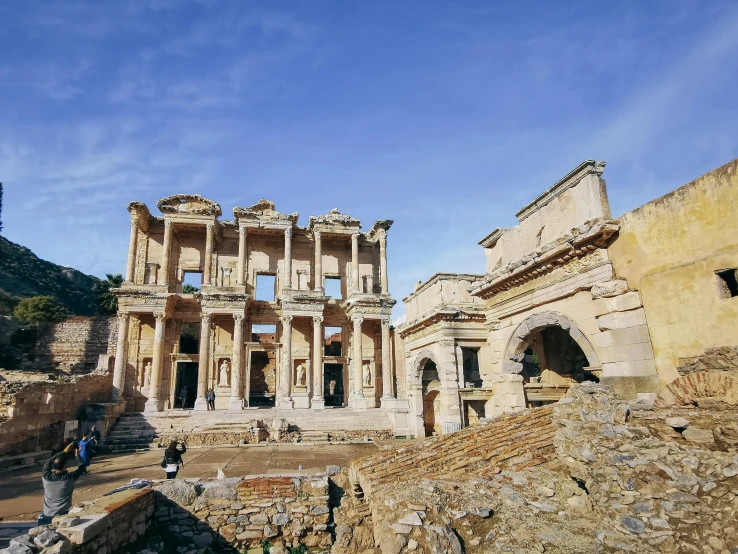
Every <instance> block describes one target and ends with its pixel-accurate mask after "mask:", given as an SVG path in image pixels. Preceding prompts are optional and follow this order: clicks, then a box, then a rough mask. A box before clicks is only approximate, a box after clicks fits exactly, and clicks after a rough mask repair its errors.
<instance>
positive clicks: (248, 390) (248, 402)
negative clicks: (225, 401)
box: [243, 339, 251, 407]
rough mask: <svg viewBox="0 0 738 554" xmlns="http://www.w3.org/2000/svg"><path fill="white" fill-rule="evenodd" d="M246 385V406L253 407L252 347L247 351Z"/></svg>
mask: <svg viewBox="0 0 738 554" xmlns="http://www.w3.org/2000/svg"><path fill="white" fill-rule="evenodd" d="M250 340H251V339H249V342H250ZM244 385H245V386H244V389H246V391H245V392H244V395H243V396H244V404H245V405H246V406H248V407H251V347H249V348H247V349H246V377H245V383H244Z"/></svg>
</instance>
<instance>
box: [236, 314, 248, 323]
mask: <svg viewBox="0 0 738 554" xmlns="http://www.w3.org/2000/svg"><path fill="white" fill-rule="evenodd" d="M244 319H246V316H245V315H244V314H233V320H234V321H235V322H236V323H243V320H244Z"/></svg>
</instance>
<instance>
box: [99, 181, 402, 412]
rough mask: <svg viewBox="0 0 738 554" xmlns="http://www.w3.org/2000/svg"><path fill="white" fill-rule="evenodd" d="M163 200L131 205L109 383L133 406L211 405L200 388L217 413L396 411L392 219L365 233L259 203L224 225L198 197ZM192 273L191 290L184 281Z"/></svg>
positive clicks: (216, 209) (342, 222) (337, 218)
mask: <svg viewBox="0 0 738 554" xmlns="http://www.w3.org/2000/svg"><path fill="white" fill-rule="evenodd" d="M158 207H159V209H160V210H161V212H162V213H163V216H159V217H155V216H153V215H151V213H150V212H149V210H148V208H147V207H146V206H145V205H144V204H141V203H138V202H132V203H131V204H130V205H129V211H130V213H131V237H130V246H129V251H128V266H127V272H126V280H125V283H124V284H123V286H122V288H121V289H118V290H117V292H116V294H117V295H118V299H119V314H118V317H119V333H118V337H117V339H118V340H117V349H116V357H115V358H116V362H115V371H114V383H113V386H114V394H115V397H116V398H121V399H123V400H125V402H126V405H127V407H128V409H129V410H136V411H141V410H145V411H162V410H167V409H173V408H181V407H186V408H193V407H194V409H195V410H206V409H207V403H206V394H207V391H208V390H209V389H213V391H214V392H215V395H216V401H215V408H216V410H219V409H228V410H230V411H234V412H238V411H241V410H242V409H244V408H249V407H252V406H253V407H257V406H264V405H267V406H269V405H271V406H276V408H278V409H280V410H291V409H311V410H314V411H316V412H321V411H322V410H323V409H324V407H325V406H326V405H329V406H349V407H351V408H353V409H356V410H365V409H370V408H379V407H381V408H382V409H383V411H388V410H395V409H397V408H398V406H399V407H400V409H401V408H402V405H403V403H402V400H398V399H397V397H396V390H395V389H396V384H395V375H394V368H393V364H392V360H393V356H394V355H395V354H394V352H395V349H394V348H393V347H392V344H391V343H392V333H391V330H390V316H391V310H392V306H393V305H394V304H395V300H393V299H392V297H391V296H390V293H389V288H388V281H387V254H386V248H387V232H388V230H389V228H390V227H391V225H392V221H388V220H379V221H376V222H375V223H374V224H373V225H372V226H371V228H370V229H369V231H368V232H362V231H361V223H360V221H359V220H357V219H355V218H352V217H350V216H348V215H345V214H341V213H340V212H339V211H338V210H335V209H334V210H332V211H331V212H330V213H327V214H324V215H321V216H317V217H310V219H309V222H308V225H307V226H305V227H301V226H298V225H297V219H298V214H297V213H291V214H283V213H280V212H278V211H276V209H275V206H274V203H273V202H271V201H268V200H261V201H260V202H258V203H257V204H255V205H253V206H251V207H249V208H240V207H237V208H234V210H233V215H234V219H233V220H231V221H225V220H221V219H220V216H221V208H220V206H219V205H218V204H217V203H215V202H212V201H210V200H207V199H204V198H202V197H200V196H196V195H175V196H170V197H167V198H163V199H162V200H160V201H159V202H158ZM193 275H194V276H195V277H196V278H197V282H196V287H195V288H197V289H199V290H192V289H190V288H184V287H183V285H185V282H186V281H188V280H189V279H191V278H192V277H193ZM188 282H189V281H188ZM330 284H335V285H336V288H335V289H332V288H330V287H329V285H330ZM330 336H337V337H338V340H336V341H327V340H326V339H327V338H328V337H330ZM185 385H187V387H188V391H189V396H186V397H184V405H183V401H182V396H181V392H182V389H183V388H184V387H185Z"/></svg>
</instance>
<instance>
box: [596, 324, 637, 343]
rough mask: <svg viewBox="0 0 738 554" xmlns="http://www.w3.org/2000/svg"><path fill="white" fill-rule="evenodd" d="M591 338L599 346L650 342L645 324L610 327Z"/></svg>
mask: <svg viewBox="0 0 738 554" xmlns="http://www.w3.org/2000/svg"><path fill="white" fill-rule="evenodd" d="M593 338H594V341H595V344H596V345H597V346H599V347H600V348H607V347H608V346H623V345H626V344H638V343H644V342H648V343H650V342H651V338H650V335H649V334H648V326H647V325H639V326H637V327H627V328H625V329H610V330H608V331H603V332H601V333H596V334H595V335H594V337H593Z"/></svg>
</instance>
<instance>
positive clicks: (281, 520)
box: [272, 514, 290, 527]
mask: <svg viewBox="0 0 738 554" xmlns="http://www.w3.org/2000/svg"><path fill="white" fill-rule="evenodd" d="M289 522H290V516H289V515H288V514H275V515H274V517H272V523H274V525H278V526H280V527H281V526H283V525H287V524H288V523H289Z"/></svg>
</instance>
